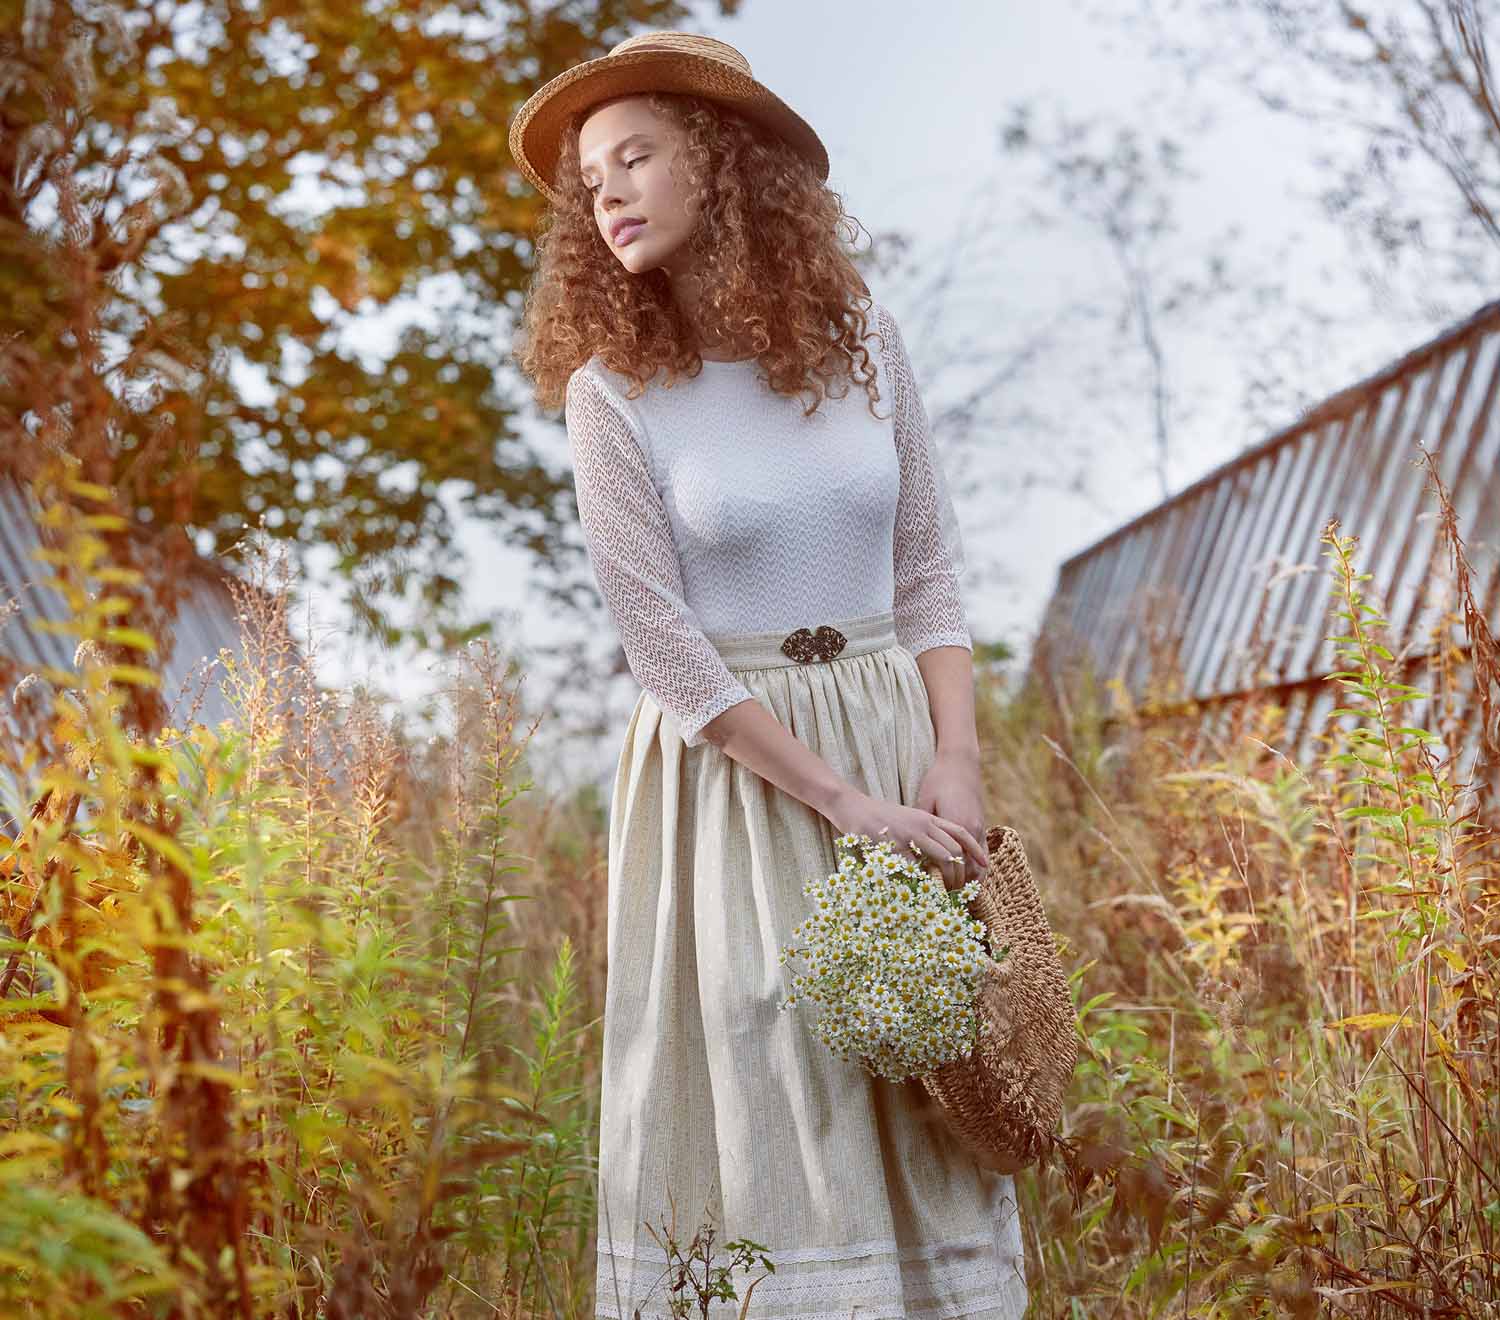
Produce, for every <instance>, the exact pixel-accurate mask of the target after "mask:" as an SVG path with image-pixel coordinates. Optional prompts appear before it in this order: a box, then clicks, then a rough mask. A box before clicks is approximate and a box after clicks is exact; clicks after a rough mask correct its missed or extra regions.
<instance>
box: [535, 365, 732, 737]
mask: <svg viewBox="0 0 1500 1320" xmlns="http://www.w3.org/2000/svg"><path fill="white" fill-rule="evenodd" d="M564 416H565V419H566V423H567V429H568V443H569V447H570V449H571V450H572V455H573V486H574V490H575V491H576V492H577V496H578V516H579V521H580V522H581V523H582V525H583V536H584V543H585V545H586V546H587V548H588V553H589V562H590V565H591V566H592V568H593V573H594V580H595V582H597V583H598V585H599V591H600V594H601V595H602V596H603V597H604V602H605V605H606V607H607V608H608V610H609V614H610V617H611V618H612V619H613V620H614V625H615V629H616V631H617V632H618V634H619V637H620V642H621V645H622V646H623V647H624V650H625V659H626V661H627V663H628V664H629V666H630V672H631V673H632V674H633V675H634V676H635V679H636V681H637V682H638V683H639V684H640V685H641V686H642V687H643V688H645V689H646V691H647V692H649V693H650V694H651V696H652V697H653V698H654V699H655V700H656V702H657V704H658V705H660V706H661V708H662V710H663V711H664V712H666V713H667V714H668V715H670V716H671V717H672V718H673V719H674V720H675V721H676V722H677V724H678V725H679V727H680V729H681V732H682V737H683V741H684V742H685V743H686V744H687V745H688V746H689V747H697V746H699V745H700V744H701V743H702V742H703V741H704V738H703V726H704V725H705V724H707V723H708V722H709V721H710V720H712V719H713V718H714V717H715V716H716V715H719V714H721V713H722V712H724V711H726V710H728V709H729V707H731V706H734V705H737V704H739V703H740V702H742V701H753V700H755V697H754V695H753V694H752V693H751V692H750V691H749V689H748V688H746V687H745V686H744V684H742V683H741V682H740V681H739V680H738V679H736V678H735V677H734V675H733V674H732V673H730V671H729V668H728V666H727V665H726V664H725V663H724V658H723V657H722V656H721V655H720V654H719V653H718V651H717V650H715V649H714V646H713V643H711V642H710V641H709V640H708V638H707V637H706V636H705V635H704V633H703V630H702V628H701V627H700V626H699V624H698V620H697V617H696V615H695V614H694V612H693V610H692V608H691V607H690V606H689V605H688V603H687V601H686V600H685V599H684V598H683V585H682V567H681V564H680V563H679V562H678V559H677V548H676V546H675V544H674V543H673V541H672V527H671V523H670V522H669V521H668V519H667V511H666V509H665V507H664V506H663V504H662V501H661V496H660V494H659V493H658V492H657V489H656V486H655V485H654V484H653V482H652V480H651V474H650V471H649V469H648V468H647V465H646V458H645V454H644V453H643V451H642V449H641V446H640V442H639V441H638V440H637V438H636V435H635V432H634V431H633V429H632V428H631V426H630V424H629V422H628V421H627V419H626V418H625V417H624V416H623V415H622V414H621V412H620V410H619V409H618V408H616V407H615V406H613V405H612V404H611V402H610V400H609V398H608V396H607V394H606V392H605V389H604V387H603V386H602V385H601V384H600V382H599V381H598V379H597V378H596V377H595V376H593V375H592V374H590V373H589V372H587V371H585V370H582V369H580V370H578V371H576V372H574V373H573V376H572V377H571V378H570V379H569V381H568V388H567V399H566V404H565V407H564Z"/></svg>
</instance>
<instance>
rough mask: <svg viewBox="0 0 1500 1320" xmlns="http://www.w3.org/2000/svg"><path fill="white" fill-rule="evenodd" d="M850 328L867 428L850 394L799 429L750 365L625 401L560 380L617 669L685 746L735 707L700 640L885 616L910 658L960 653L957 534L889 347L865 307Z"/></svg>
mask: <svg viewBox="0 0 1500 1320" xmlns="http://www.w3.org/2000/svg"><path fill="white" fill-rule="evenodd" d="M869 320H870V324H871V328H872V331H873V333H872V336H871V338H870V339H869V340H867V341H866V342H867V345H868V346H869V348H870V354H871V358H872V360H873V362H874V364H875V368H876V372H877V376H876V383H877V385H878V387H879V390H880V402H879V403H878V404H877V405H876V410H877V411H878V412H879V413H880V418H879V419H876V418H874V417H872V416H871V415H870V411H869V397H868V395H867V394H866V393H865V391H864V388H863V387H862V386H859V385H856V384H855V383H854V382H852V381H851V382H849V389H848V393H847V394H846V395H845V396H844V397H843V398H826V399H824V400H823V401H822V403H821V404H820V406H819V409H818V411H817V412H816V413H814V414H813V415H812V416H811V417H804V416H803V409H804V408H805V406H806V403H805V400H804V399H800V398H799V399H793V398H789V397H787V396H786V395H782V394H777V393H776V392H775V391H773V390H771V389H769V388H768V387H767V386H766V384H765V382H764V381H763V380H762V379H761V378H760V372H759V365H758V363H756V362H755V361H754V359H751V360H749V361H745V362H707V361H705V362H704V364H703V371H702V373H701V374H700V375H698V376H696V377H694V378H693V379H691V380H681V381H678V382H677V383H676V384H675V385H673V386H671V387H670V388H668V387H666V386H665V384H664V383H662V380H661V379H660V378H658V379H656V380H652V381H650V382H648V383H647V386H646V389H645V392H644V393H643V394H642V395H641V396H640V397H639V398H636V399H628V398H626V391H627V387H628V385H629V381H628V378H626V377H624V376H619V375H617V374H616V373H614V372H613V371H611V370H609V368H607V367H605V366H604V365H603V363H602V362H601V361H600V360H599V359H598V357H594V358H591V359H590V360H589V361H588V362H587V363H585V364H584V365H583V366H581V367H580V368H579V369H578V370H577V371H575V372H574V373H573V375H572V377H571V378H570V380H569V381H568V387H567V403H566V407H565V410H564V415H565V418H566V423H567V430H568V440H569V446H570V448H571V450H572V456H573V470H574V488H575V490H576V492H577V496H578V510H579V517H580V521H581V523H582V526H583V533H584V542H585V545H586V546H587V549H588V554H589V560H590V563H591V566H592V569H593V573H594V579H595V581H596V582H597V583H598V586H599V590H600V593H601V594H602V595H603V597H604V602H605V605H606V607H607V609H608V610H609V613H610V616H611V618H612V619H613V621H614V624H615V627H616V629H617V630H618V632H619V635H620V641H621V644H622V645H623V647H624V650H625V658H626V660H627V662H628V663H629V666H630V672H631V673H632V674H633V675H634V676H635V679H636V681H637V682H639V683H640V685H641V686H642V687H643V688H644V689H645V690H646V691H647V692H649V693H650V694H651V696H652V697H653V698H654V699H655V700H656V702H657V704H658V705H659V706H660V707H661V709H662V711H663V713H664V714H665V715H666V716H667V717H668V718H669V719H672V720H675V721H676V723H677V725H678V728H679V730H680V731H681V733H682V737H683V739H684V741H685V742H686V743H687V745H688V746H690V747H696V746H698V745H699V744H700V743H702V742H703V726H704V725H705V724H707V723H708V722H709V721H710V720H712V719H713V718H714V717H715V716H717V715H719V714H721V713H722V712H723V711H725V710H727V709H729V707H731V706H734V705H738V704H739V703H740V702H742V701H750V700H754V697H753V696H752V695H751V693H750V692H749V690H748V689H747V688H746V687H745V686H744V684H742V683H741V682H740V681H739V679H737V678H736V677H735V676H734V674H733V673H732V672H731V671H730V670H729V668H728V667H727V666H726V664H725V663H724V660H723V658H722V657H721V656H720V655H719V653H718V651H717V650H715V649H714V646H713V643H712V642H711V641H710V640H709V635H712V634H719V633H739V632H769V631H772V630H777V631H782V630H784V631H786V632H791V631H793V630H794V629H796V628H800V627H806V628H809V629H812V630H816V629H817V627H818V625H819V624H822V623H831V622H834V621H836V620H839V619H847V618H852V617H854V616H856V615H863V614H876V613H879V612H881V611H883V610H891V611H892V612H893V614H894V621H895V629H896V637H897V641H898V642H899V644H900V645H902V646H904V647H905V648H906V649H907V650H909V651H910V652H911V653H912V654H913V655H916V654H919V653H920V652H922V651H925V650H928V649H929V648H931V647H934V646H962V647H964V648H966V649H969V650H972V649H973V645H972V640H971V638H970V635H969V630H968V627H967V624H966V621H965V617H964V610H963V604H962V601H961V598H960V594H959V585H958V575H959V573H960V572H961V571H962V569H963V563H964V552H963V544H962V540H961V538H960V535H959V530H958V519H957V517H956V515H955V513H954V509H953V501H952V498H951V496H950V495H949V492H948V488H947V484H946V481H945V479H944V475H943V471H942V467H941V465H940V464H939V462H938V459H937V454H936V451H935V450H934V448H933V444H932V439H931V435H930V433H929V429H928V422H927V413H926V410H925V409H924V407H923V405H922V400H921V398H920V396H919V394H918V392H917V387H916V381H915V379H914V377H913V374H912V368H911V362H910V359H909V358H908V356H907V352H906V346H905V344H904V343H903V342H902V338H901V332H900V330H899V329H898V328H897V325H896V322H895V319H894V318H893V317H892V316H891V314H890V312H889V311H887V310H886V308H885V307H884V306H883V305H882V304H880V303H878V302H877V303H875V304H874V306H873V307H872V308H871V311H870V316H869ZM835 388H842V385H836V386H835Z"/></svg>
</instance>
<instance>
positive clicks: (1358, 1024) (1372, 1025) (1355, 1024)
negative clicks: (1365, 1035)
mask: <svg viewBox="0 0 1500 1320" xmlns="http://www.w3.org/2000/svg"><path fill="white" fill-rule="evenodd" d="M1405 1020H1406V1014H1405V1013H1400V1014H1397V1013H1356V1014H1355V1015H1354V1016H1353V1017H1346V1018H1340V1019H1339V1020H1338V1021H1337V1022H1329V1023H1327V1024H1326V1025H1327V1027H1328V1029H1329V1030H1332V1029H1333V1028H1334V1027H1348V1028H1349V1029H1350V1030H1352V1031H1374V1030H1377V1029H1379V1028H1381V1027H1394V1026H1396V1025H1397V1024H1398V1023H1400V1022H1404V1021H1405Z"/></svg>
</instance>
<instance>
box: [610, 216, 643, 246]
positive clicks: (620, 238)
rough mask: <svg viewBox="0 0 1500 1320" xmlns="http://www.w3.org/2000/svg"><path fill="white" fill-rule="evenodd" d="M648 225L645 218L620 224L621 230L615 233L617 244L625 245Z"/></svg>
mask: <svg viewBox="0 0 1500 1320" xmlns="http://www.w3.org/2000/svg"><path fill="white" fill-rule="evenodd" d="M645 227H646V222H645V221H644V220H632V221H630V223H629V224H624V225H621V226H620V232H619V233H618V234H616V235H615V246H616V247H624V246H625V244H627V243H628V242H630V240H631V239H632V238H634V237H635V236H636V235H637V234H638V233H640V232H641V230H643V229H644V228H645Z"/></svg>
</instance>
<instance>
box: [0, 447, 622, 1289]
mask: <svg viewBox="0 0 1500 1320" xmlns="http://www.w3.org/2000/svg"><path fill="white" fill-rule="evenodd" d="M34 490H35V493H36V495H37V498H38V500H39V501H40V503H41V505H42V506H43V507H44V509H45V522H46V524H47V526H48V528H49V529H50V535H51V540H52V543H53V548H52V549H50V550H48V551H46V552H45V554H46V558H47V560H48V561H49V563H50V564H51V567H52V571H53V576H52V578H51V579H50V582H49V585H50V586H51V588H52V589H54V590H56V591H57V592H59V593H60V594H61V595H62V596H63V598H64V600H65V603H66V605H67V607H68V608H67V615H68V622H67V623H66V624H65V625H64V627H65V628H66V629H67V630H68V631H70V632H71V633H72V634H73V635H74V636H76V637H77V652H76V655H75V660H74V667H73V668H72V669H70V670H51V669H49V670H47V671H45V672H42V673H39V674H35V675H33V676H30V677H27V678H25V679H23V680H22V686H23V687H24V691H22V692H20V693H18V694H15V697H16V705H15V713H16V715H17V716H18V718H20V717H23V716H29V717H30V718H29V720H23V721H22V723H23V726H29V732H28V733H26V734H24V735H23V736H22V737H20V738H18V739H15V740H12V742H11V743H9V744H8V745H7V746H6V748H5V759H6V763H7V765H8V767H9V769H10V771H11V773H12V775H13V776H14V777H15V779H16V781H17V782H18V783H19V784H20V785H21V794H20V800H18V801H17V802H15V803H13V804H12V805H11V811H12V815H13V817H14V818H15V819H16V820H17V821H18V822H20V824H19V828H18V830H17V831H16V833H15V835H14V837H7V838H5V839H3V840H0V844H3V851H0V859H3V860H0V874H3V880H0V885H3V888H0V897H3V905H0V914H3V916H4V918H5V925H6V931H5V932H0V933H3V934H5V935H6V938H4V939H3V941H0V959H3V960H4V961H3V962H0V977H3V981H0V990H3V992H4V993H3V995H0V1014H3V1016H0V1310H3V1311H4V1313H6V1314H17V1315H27V1316H49V1317H50V1316H57V1317H83V1316H116V1315H137V1314H139V1315H146V1314H159V1315H182V1316H231V1315H241V1316H252V1315H253V1316H262V1315H281V1316H288V1317H292V1316H296V1317H301V1316H309V1317H310V1316H323V1317H341V1316H349V1317H352V1316H367V1317H368V1316H416V1315H419V1314H422V1315H426V1314H437V1313H443V1314H452V1315H467V1314H473V1315H490V1316H492V1315H507V1316H510V1315H522V1314H533V1313H535V1314H547V1315H572V1314H577V1313H579V1312H580V1310H581V1308H582V1306H583V1305H585V1304H586V1298H587V1294H588V1293H589V1292H590V1291H591V1287H592V1271H591V1270H588V1271H584V1270H581V1269H579V1268H578V1262H579V1261H581V1260H582V1261H588V1262H589V1264H590V1265H591V1264H592V1260H591V1257H590V1255H589V1251H590V1241H589V1231H590V1230H591V1229H592V1179H591V1176H590V1174H591V1157H592V1138H591V1136H590V1133H591V1131H592V1128H593V1107H592V1102H591V1099H590V1092H591V1090H592V1087H591V1084H590V1078H589V1076H588V1074H589V1072H590V1070H591V1060H592V1055H593V1049H592V1045H591V1039H592V1037H591V1029H592V1028H593V1027H594V1026H595V1022H594V1021H593V1019H592V1018H591V1017H590V1016H589V1015H588V1014H587V1013H586V1011H585V1010H586V1005H585V1004H584V1002H583V1001H582V999H581V997H580V993H579V984H578V977H577V972H576V969H577V959H578V950H577V949H576V948H575V946H574V944H573V942H572V940H571V938H570V937H569V934H568V933H567V929H566V927H567V924H568V921H567V913H566V912H565V911H561V910H560V909H559V908H558V907H557V906H556V905H552V904H548V905H547V906H548V907H549V913H548V917H549V920H547V921H546V922H545V923H543V924H541V925H540V926H537V927H533V928H532V929H530V930H529V931H527V932H525V933H524V934H522V936H521V938H519V939H518V938H517V936H518V934H520V932H518V924H517V923H516V922H515V921H514V920H513V918H512V913H513V911H514V910H515V908H516V907H517V906H519V905H520V902H521V900H522V899H523V898H525V897H533V896H532V895H528V894H526V893H524V892H523V890H522V888H521V886H520V885H519V884H518V883H517V877H518V872H521V871H526V872H528V873H529V872H530V871H531V867H530V859H529V858H525V857H518V856H517V855H516V854H515V851H514V849H513V846H512V840H511V835H512V831H513V829H514V827H515V823H514V821H513V818H512V815H511V811H510V808H511V807H512V804H513V802H514V801H515V799H516V797H517V795H518V794H520V793H522V792H523V791H524V790H525V789H526V788H529V787H530V785H529V783H527V782H524V781H521V780H520V779H519V773H518V769H517V767H518V764H519V762H520V760H521V756H522V752H523V750H524V746H525V737H529V733H528V734H526V735H525V737H520V736H517V733H516V727H515V726H516V714H517V700H516V691H515V689H514V687H513V686H511V685H508V684H507V682H506V678H505V674H504V672H503V669H502V666H501V663H500V661H499V660H498V659H497V657H496V655H495V653H494V651H493V649H492V648H490V647H489V646H487V645H485V646H476V647H473V648H470V650H469V651H468V652H467V653H466V654H465V655H464V656H462V657H461V658H460V660H461V666H462V668H461V672H460V673H459V674H458V675H457V676H456V679H455V686H454V689H453V692H452V701H453V706H454V714H455V719H454V725H455V728H456V730H457V732H456V735H455V736H453V737H452V738H450V739H444V740H441V741H439V742H438V743H436V744H434V745H433V746H430V747H425V748H417V747H413V746H411V745H409V744H408V742H407V740H405V739H403V738H402V737H401V736H400V733H399V729H398V728H397V727H396V726H395V724H394V723H393V721H391V720H390V719H388V718H387V716H386V715H385V714H383V713H382V711H381V710H380V709H379V708H378V707H377V705H376V704H375V703H374V702H372V701H370V700H369V699H367V698H363V697H361V696H360V695H359V694H354V695H352V696H349V697H343V696H341V695H340V694H334V693H329V692H326V691H323V690H321V689H320V688H319V687H318V685H317V684H316V683H315V682H314V681H313V676H312V661H313V657H311V656H304V655H300V654H298V653H297V651H296V648H295V647H294V646H293V645H292V643H291V637H290V630H289V628H288V627H287V619H286V612H287V602H288V599H289V594H290V593H289V590H288V581H289V579H288V577H287V575H286V573H285V571H284V564H271V563H268V561H266V560H260V561H257V567H256V571H255V573H254V574H253V575H252V579H253V580H252V581H250V582H248V583H247V584H245V585H243V586H240V587H237V588H236V597H237V601H238V605H239V610H240V619H241V624H242V633H243V635H242V646H241V648H240V654H239V655H238V656H236V655H235V654H234V653H232V652H230V651H227V650H226V651H225V652H224V653H223V654H222V655H221V657H220V659H221V662H222V665H223V670H224V673H223V680H222V688H223V691H224V694H225V695H226V697H228V698H229V700H230V703H231V707H232V709H233V711H234V717H233V718H232V719H229V720H225V721H224V722H222V723H221V724H219V725H217V726H216V727H209V726H208V725H206V724H204V723H202V722H196V721H194V722H186V727H184V728H180V729H179V728H175V727H171V726H170V725H168V726H160V727H157V728H155V729H147V730H142V729H138V728H132V727H131V724H130V721H129V720H127V719H125V718H124V717H123V716H122V709H123V708H124V707H125V705H126V704H127V701H128V700H129V698H130V696H131V694H132V693H133V692H134V691H135V690H136V689H153V690H154V689H159V687H160V672H159V666H158V665H157V664H156V663H155V661H156V657H157V654H158V651H159V646H158V642H157V639H156V638H155V637H153V636H151V635H149V634H148V633H146V632H144V631H142V630H138V629H135V628H133V627H131V626H130V625H129V622H128V621H124V622H122V621H119V617H118V616H119V615H120V613H121V611H122V610H123V609H124V608H125V606H127V605H128V603H129V601H128V598H122V597H120V595H119V590H118V589H119V588H121V587H123V588H126V589H128V588H130V587H132V586H136V585H138V584H139V575H138V574H136V573H135V571H134V570H129V569H123V568H121V567H120V566H119V565H118V564H115V563H113V562H112V561H111V559H110V557H109V555H108V554H107V553H106V550H107V543H106V542H105V541H104V540H103V539H101V532H103V531H105V530H106V529H110V530H115V531H118V530H119V528H120V526H121V524H122V521H123V520H122V519H121V518H120V516H119V514H118V513H117V512H116V511H115V509H114V508H113V502H112V496H111V492H109V491H108V490H107V489H105V488H102V487H97V486H93V485H90V484H88V483H85V482H81V481H79V480H77V479H76V477H75V476H74V475H73V474H72V472H71V471H70V470H69V468H68V466H67V465H66V464H63V463H57V464H54V465H53V466H51V467H49V468H48V469H47V471H46V472H45V473H44V474H43V475H42V476H41V477H39V478H38V479H37V480H36V482H35V483H34ZM122 652H123V653H124V654H125V655H126V659H124V660H122V659H121V658H120V656H121V653H122ZM6 695H7V696H11V695H12V694H6ZM532 878H535V877H534V876H532ZM559 916H561V917H563V918H564V919H563V920H561V921H559V920H557V918H558V917H559ZM587 952H589V953H592V952H593V950H592V949H590V950H587Z"/></svg>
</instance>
